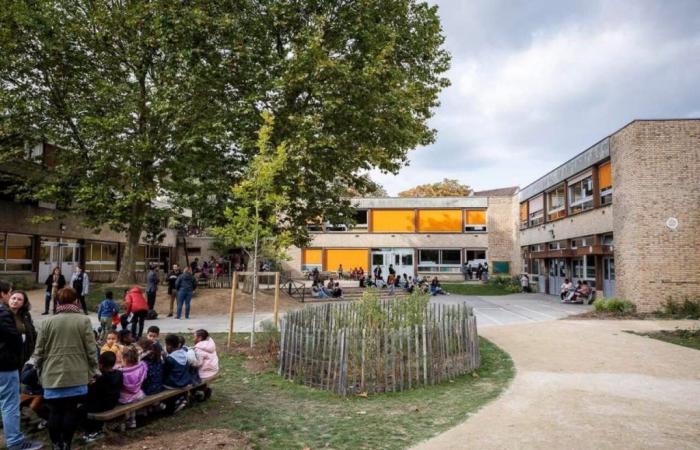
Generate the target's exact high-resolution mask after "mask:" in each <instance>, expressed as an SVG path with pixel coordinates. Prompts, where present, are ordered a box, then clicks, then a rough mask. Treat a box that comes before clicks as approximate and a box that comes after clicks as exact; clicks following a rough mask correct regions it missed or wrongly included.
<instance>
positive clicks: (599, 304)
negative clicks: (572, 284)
mask: <svg viewBox="0 0 700 450" xmlns="http://www.w3.org/2000/svg"><path fill="white" fill-rule="evenodd" d="M593 306H594V307H595V310H596V311H598V312H608V313H612V314H615V315H618V316H625V315H627V314H632V313H634V312H635V311H636V309H637V307H636V305H635V304H634V303H632V302H630V301H629V300H622V299H619V298H600V299H598V300H596V301H595V302H593Z"/></svg>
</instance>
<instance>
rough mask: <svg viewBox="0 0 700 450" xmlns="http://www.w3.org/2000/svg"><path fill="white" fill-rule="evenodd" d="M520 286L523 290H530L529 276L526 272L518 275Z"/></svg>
mask: <svg viewBox="0 0 700 450" xmlns="http://www.w3.org/2000/svg"><path fill="white" fill-rule="evenodd" d="M520 287H521V288H522V291H523V292H530V277H528V276H527V274H526V273H524V274H522V275H521V276H520Z"/></svg>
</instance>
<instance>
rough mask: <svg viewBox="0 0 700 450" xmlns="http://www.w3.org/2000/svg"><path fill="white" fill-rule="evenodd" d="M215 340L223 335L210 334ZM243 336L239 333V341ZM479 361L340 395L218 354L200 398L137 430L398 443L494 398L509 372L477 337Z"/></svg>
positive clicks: (288, 444)
mask: <svg viewBox="0 0 700 450" xmlns="http://www.w3.org/2000/svg"><path fill="white" fill-rule="evenodd" d="M215 339H216V341H217V342H219V343H220V347H223V343H224V342H225V337H224V336H223V335H217V336H215ZM243 339H245V336H244V335H238V336H237V340H238V341H239V342H240V341H242V340H243ZM480 348H481V355H482V367H481V368H480V369H479V370H478V371H477V372H476V373H475V374H468V375H464V376H461V377H459V378H457V379H456V380H454V381H453V382H446V383H443V384H440V385H437V386H430V387H426V388H420V389H415V390H411V391H406V392H403V393H388V394H376V395H370V396H369V397H367V398H362V397H351V398H340V397H337V396H335V395H333V394H330V393H328V392H325V391H319V390H315V389H312V388H308V387H305V386H301V385H297V384H294V383H292V382H290V381H287V380H284V379H282V378H281V377H279V376H278V375H277V374H276V372H275V370H274V368H269V369H268V370H266V371H264V372H262V373H260V374H257V375H256V374H252V373H250V372H249V371H248V370H247V369H246V368H245V363H246V361H248V360H249V358H248V357H247V356H246V355H244V354H240V353H234V354H226V353H224V352H221V353H220V365H221V375H222V376H221V377H220V378H219V380H217V382H216V383H214V384H213V386H212V387H213V390H214V394H213V396H212V398H211V399H210V400H209V401H208V402H205V403H202V404H198V405H197V406H195V407H192V408H189V409H186V410H185V411H183V412H181V413H179V414H178V415H176V416H172V417H166V418H163V419H161V420H158V421H156V422H153V423H152V424H150V425H148V426H146V427H144V428H142V429H139V430H136V431H135V432H132V433H130V434H133V437H134V438H138V436H139V434H141V435H144V434H148V433H149V432H151V433H152V431H153V430H152V428H154V427H157V428H158V429H161V430H164V429H165V430H168V429H179V430H183V429H187V428H197V429H206V428H212V429H230V430H235V431H236V432H241V433H243V435H245V436H246V437H247V439H248V442H249V444H250V445H252V446H253V447H255V448H280V449H281V448H304V447H310V448H322V447H329V448H335V449H358V448H362V449H399V448H406V447H408V446H411V445H413V444H416V443H418V442H420V441H422V440H425V439H427V438H429V437H431V436H434V435H436V434H438V433H440V432H443V431H446V430H447V429H449V428H451V427H453V426H454V425H456V424H458V423H460V422H462V421H464V420H465V419H467V418H468V417H469V415H471V414H473V413H474V412H476V411H477V410H478V409H479V408H481V407H482V406H483V405H485V404H486V403H488V402H489V401H491V400H493V399H495V398H496V397H497V396H498V395H499V394H500V393H501V392H503V390H504V389H505V388H506V387H507V385H508V384H509V382H510V381H511V379H512V378H513V376H514V374H515V370H514V367H513V363H512V361H511V359H510V357H509V356H508V354H506V353H505V352H503V351H502V350H501V349H499V348H498V347H496V346H495V345H494V344H492V343H491V342H489V341H488V340H486V339H483V338H482V339H481V340H480Z"/></svg>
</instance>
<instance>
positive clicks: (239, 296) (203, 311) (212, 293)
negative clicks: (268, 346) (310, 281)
mask: <svg viewBox="0 0 700 450" xmlns="http://www.w3.org/2000/svg"><path fill="white" fill-rule="evenodd" d="M165 294H166V293H165V292H163V293H162V294H161V293H160V292H159V295H158V300H156V301H157V302H162V303H161V305H165V304H167V302H168V301H169V300H168V299H167V298H166V297H167V295H165ZM161 295H162V296H161ZM274 300H275V297H274V293H273V292H272V291H270V292H267V291H259V292H258V296H257V300H256V309H257V310H258V311H267V312H271V311H272V310H273V306H274ZM192 301H193V303H194V302H196V305H197V311H198V312H197V313H198V314H200V315H204V316H209V315H218V314H228V312H229V307H230V305H231V291H230V290H229V289H201V290H199V291H198V292H197V293H196V297H195V298H194V299H193V300H192ZM299 307H301V303H299V302H297V301H296V300H293V299H291V298H289V297H288V296H287V295H286V294H284V293H281V294H280V301H279V308H280V311H287V310H289V309H294V308H299ZM252 310H253V298H252V296H251V295H250V294H246V293H244V292H241V291H238V292H237V293H236V312H239V313H249V312H251V311H252Z"/></svg>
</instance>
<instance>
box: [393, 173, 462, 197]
mask: <svg viewBox="0 0 700 450" xmlns="http://www.w3.org/2000/svg"><path fill="white" fill-rule="evenodd" d="M471 193H472V189H471V188H470V187H469V186H467V185H466V184H461V183H460V182H459V181H458V180H451V179H449V178H445V179H444V180H442V181H440V182H437V183H428V184H421V185H418V186H416V187H414V188H411V189H408V190H405V191H402V192H399V197H466V196H468V195H469V194H471Z"/></svg>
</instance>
